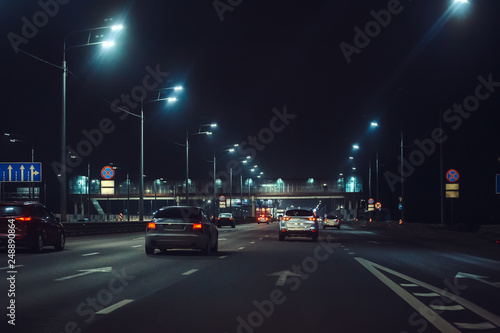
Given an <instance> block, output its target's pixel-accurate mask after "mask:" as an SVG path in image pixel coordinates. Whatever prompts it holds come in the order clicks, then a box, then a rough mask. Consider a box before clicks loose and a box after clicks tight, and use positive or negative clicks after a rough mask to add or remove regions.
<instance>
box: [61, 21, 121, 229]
mask: <svg viewBox="0 0 500 333" xmlns="http://www.w3.org/2000/svg"><path fill="white" fill-rule="evenodd" d="M105 29H111V30H112V31H119V30H121V29H123V26H122V25H111V26H105V27H97V28H90V29H82V30H75V31H71V32H70V33H68V34H67V35H66V37H65V38H64V44H63V61H62V70H63V81H62V112H61V167H62V170H61V179H60V183H61V184H60V185H61V198H60V206H61V207H60V209H61V220H62V221H66V212H67V211H66V209H67V207H66V205H67V198H66V196H67V184H66V182H67V179H66V78H67V76H68V66H67V64H66V51H69V50H71V49H74V48H79V47H84V46H91V45H99V44H101V45H103V46H104V47H110V46H112V45H113V43H112V42H111V41H94V42H91V35H92V32H93V31H97V30H105ZM80 32H88V37H87V42H86V43H84V44H78V45H73V46H71V47H68V48H66V42H67V41H68V38H69V37H70V36H71V35H73V34H76V33H80Z"/></svg>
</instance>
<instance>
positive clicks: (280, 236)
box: [279, 234, 285, 242]
mask: <svg viewBox="0 0 500 333" xmlns="http://www.w3.org/2000/svg"><path fill="white" fill-rule="evenodd" d="M279 240H280V242H282V241H284V240H285V235H283V234H279Z"/></svg>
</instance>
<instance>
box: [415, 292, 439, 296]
mask: <svg viewBox="0 0 500 333" xmlns="http://www.w3.org/2000/svg"><path fill="white" fill-rule="evenodd" d="M413 295H415V296H419V297H436V296H439V294H438V293H413Z"/></svg>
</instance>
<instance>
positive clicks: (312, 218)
mask: <svg viewBox="0 0 500 333" xmlns="http://www.w3.org/2000/svg"><path fill="white" fill-rule="evenodd" d="M307 219H308V220H309V221H316V218H315V217H308V218H307Z"/></svg>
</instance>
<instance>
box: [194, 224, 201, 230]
mask: <svg viewBox="0 0 500 333" xmlns="http://www.w3.org/2000/svg"><path fill="white" fill-rule="evenodd" d="M201 229H203V224H201V223H195V224H193V230H201Z"/></svg>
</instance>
